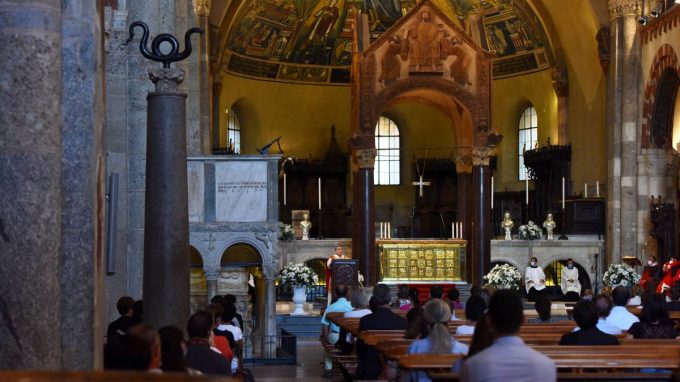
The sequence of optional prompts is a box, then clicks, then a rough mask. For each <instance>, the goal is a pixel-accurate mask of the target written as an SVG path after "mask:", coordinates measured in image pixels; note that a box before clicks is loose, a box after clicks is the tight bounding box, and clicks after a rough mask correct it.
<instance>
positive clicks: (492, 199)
mask: <svg viewBox="0 0 680 382" xmlns="http://www.w3.org/2000/svg"><path fill="white" fill-rule="evenodd" d="M491 209H492V210H493V176H492V177H491Z"/></svg>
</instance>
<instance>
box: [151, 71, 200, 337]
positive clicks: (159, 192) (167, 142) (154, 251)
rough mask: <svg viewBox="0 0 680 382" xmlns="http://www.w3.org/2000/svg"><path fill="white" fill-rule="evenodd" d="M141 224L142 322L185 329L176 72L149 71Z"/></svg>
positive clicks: (182, 152)
mask: <svg viewBox="0 0 680 382" xmlns="http://www.w3.org/2000/svg"><path fill="white" fill-rule="evenodd" d="M149 77H150V78H151V80H152V81H153V82H154V83H155V84H156V91H155V92H151V93H149V95H148V97H147V103H148V114H147V115H148V123H147V126H148V128H147V156H146V202H145V221H144V282H143V286H144V320H145V321H146V322H148V323H150V324H151V325H153V326H154V327H157V328H160V327H163V326H166V325H175V326H177V327H180V328H181V327H184V325H185V324H186V320H187V318H188V316H189V268H190V261H189V260H190V257H189V221H188V216H189V212H188V196H187V194H188V189H187V165H186V158H187V155H186V130H185V129H186V118H185V113H186V97H187V95H186V94H184V93H180V92H179V90H178V89H177V86H178V85H179V84H180V83H181V82H182V80H183V79H184V72H183V71H182V70H180V69H160V68H159V69H152V70H150V71H149Z"/></svg>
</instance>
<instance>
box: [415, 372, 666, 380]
mask: <svg viewBox="0 0 680 382" xmlns="http://www.w3.org/2000/svg"><path fill="white" fill-rule="evenodd" d="M427 374H428V376H429V377H430V379H431V380H432V382H456V381H458V380H459V378H458V374H456V373H451V372H429V373H427ZM674 380H675V379H674V376H673V374H668V373H638V372H610V373H572V372H558V373H557V381H558V382H571V381H589V382H613V381H620V382H638V381H639V382H666V381H674Z"/></svg>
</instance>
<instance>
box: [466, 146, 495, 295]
mask: <svg viewBox="0 0 680 382" xmlns="http://www.w3.org/2000/svg"><path fill="white" fill-rule="evenodd" d="M489 158H490V156H489V154H487V153H485V152H484V151H478V150H475V152H474V153H473V166H472V208H473V219H472V225H473V228H472V233H471V241H472V244H473V253H472V263H473V264H472V279H471V284H472V285H479V286H481V285H483V284H484V275H485V274H486V273H487V272H488V271H489V264H490V262H491V249H490V241H489V240H490V239H491V190H490V188H491V168H490V167H489Z"/></svg>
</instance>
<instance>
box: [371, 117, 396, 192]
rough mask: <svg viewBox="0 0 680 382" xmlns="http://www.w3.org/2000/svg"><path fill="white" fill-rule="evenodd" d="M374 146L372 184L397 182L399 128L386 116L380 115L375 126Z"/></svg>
mask: <svg viewBox="0 0 680 382" xmlns="http://www.w3.org/2000/svg"><path fill="white" fill-rule="evenodd" d="M375 148H376V150H377V152H378V156H377V157H376V158H375V170H374V177H373V182H374V184H379V185H390V184H399V181H400V177H399V128H398V127H397V124H396V123H394V121H392V120H391V119H389V118H387V117H380V119H379V120H378V124H377V125H376V126H375Z"/></svg>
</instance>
